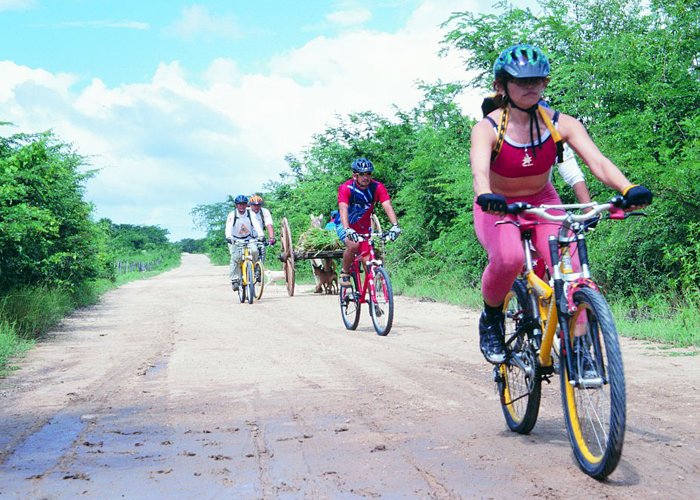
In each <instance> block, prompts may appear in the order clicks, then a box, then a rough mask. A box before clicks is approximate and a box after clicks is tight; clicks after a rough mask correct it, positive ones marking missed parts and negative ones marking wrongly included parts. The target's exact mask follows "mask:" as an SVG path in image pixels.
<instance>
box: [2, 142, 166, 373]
mask: <svg viewBox="0 0 700 500" xmlns="http://www.w3.org/2000/svg"><path fill="white" fill-rule="evenodd" d="M85 166H86V162H85V160H84V158H82V157H81V156H80V155H78V154H77V153H75V152H74V151H73V150H72V149H71V148H70V147H69V146H68V145H66V144H63V143H61V142H60V141H58V140H57V139H56V138H55V137H54V136H53V135H52V134H51V133H41V134H16V135H12V136H9V137H0V373H3V372H4V371H5V370H6V369H7V364H8V360H10V359H11V358H12V357H13V356H16V355H17V354H19V353H21V352H23V351H25V350H27V349H28V348H30V347H31V346H32V344H33V343H34V341H36V340H37V339H38V338H40V337H41V336H42V335H43V334H45V333H46V332H47V331H48V330H49V329H50V328H52V327H54V326H55V325H56V324H57V323H58V322H59V321H60V320H61V319H62V318H63V317H64V316H65V315H66V314H68V313H70V312H71V311H73V310H74V309H76V308H78V307H83V306H86V305H89V304H94V303H95V302H97V300H98V299H99V296H100V295H101V294H102V293H104V292H105V291H106V290H108V289H110V288H112V287H114V286H116V285H118V284H121V283H123V282H125V281H128V280H131V279H135V278H136V277H144V276H147V275H149V273H150V274H153V273H156V272H160V271H163V270H165V269H169V268H171V267H174V266H176V265H178V263H179V259H180V247H179V246H177V245H175V244H172V243H170V242H168V239H167V234H168V232H167V230H164V229H161V228H159V227H153V226H131V225H127V224H113V223H112V222H111V221H110V220H108V219H102V220H100V221H97V222H95V221H93V220H92V218H91V216H92V211H93V207H92V206H91V205H90V204H89V203H87V202H85V201H84V200H83V183H84V182H85V180H87V179H88V178H89V177H90V176H91V175H93V172H90V171H87V172H85V171H84V167H85Z"/></svg>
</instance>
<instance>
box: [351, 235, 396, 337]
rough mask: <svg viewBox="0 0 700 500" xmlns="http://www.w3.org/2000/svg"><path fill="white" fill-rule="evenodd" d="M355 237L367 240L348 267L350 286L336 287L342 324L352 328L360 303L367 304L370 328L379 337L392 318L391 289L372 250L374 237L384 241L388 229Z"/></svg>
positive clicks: (385, 331) (356, 319) (358, 319)
mask: <svg viewBox="0 0 700 500" xmlns="http://www.w3.org/2000/svg"><path fill="white" fill-rule="evenodd" d="M359 237H360V241H367V242H368V243H369V245H368V247H369V253H368V254H366V255H365V257H364V259H363V256H362V255H361V254H360V253H359V252H358V254H357V255H356V256H355V259H354V260H353V263H352V265H351V267H350V269H349V274H350V277H351V279H350V285H351V286H341V287H340V293H339V294H338V295H339V296H340V314H341V316H342V318H343V323H344V324H345V328H347V329H348V330H355V329H356V328H357V325H358V323H359V322H360V311H361V306H362V304H369V312H370V316H371V317H372V324H373V325H374V330H375V331H376V332H377V335H380V336H382V337H383V336H386V335H388V334H389V332H390V331H391V327H392V324H393V321H394V292H393V289H392V287H391V280H390V279H389V273H387V271H386V269H384V266H383V263H382V261H381V260H380V259H378V258H377V256H376V254H375V251H374V237H379V238H381V239H382V240H383V241H388V233H385V234H382V233H377V232H372V233H369V234H360V235H359ZM362 273H364V275H365V276H364V280H363V279H362V278H361V274H362Z"/></svg>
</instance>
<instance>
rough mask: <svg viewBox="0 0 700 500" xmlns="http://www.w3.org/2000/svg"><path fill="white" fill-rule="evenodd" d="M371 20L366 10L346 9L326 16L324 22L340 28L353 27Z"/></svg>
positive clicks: (370, 14)
mask: <svg viewBox="0 0 700 500" xmlns="http://www.w3.org/2000/svg"><path fill="white" fill-rule="evenodd" d="M370 19H372V13H371V12H370V11H369V10H367V9H346V10H338V11H335V12H331V13H330V14H326V20H327V21H330V22H332V23H334V24H339V25H341V26H353V25H357V24H363V23H366V22H367V21H369V20H370Z"/></svg>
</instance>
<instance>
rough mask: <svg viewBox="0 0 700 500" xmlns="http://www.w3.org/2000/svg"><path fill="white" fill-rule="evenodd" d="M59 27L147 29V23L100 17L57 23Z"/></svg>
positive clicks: (148, 26)
mask: <svg viewBox="0 0 700 500" xmlns="http://www.w3.org/2000/svg"><path fill="white" fill-rule="evenodd" d="M56 26H58V27H59V28H119V29H131V30H147V29H149V28H150V25H149V24H148V23H144V22H141V21H130V20H128V19H100V20H97V21H69V22H64V23H59V24H57V25H56Z"/></svg>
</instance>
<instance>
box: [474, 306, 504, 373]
mask: <svg viewBox="0 0 700 500" xmlns="http://www.w3.org/2000/svg"><path fill="white" fill-rule="evenodd" d="M504 321H505V316H504V315H503V313H500V314H496V315H493V316H492V315H489V314H486V312H485V311H484V312H482V313H481V318H479V348H480V349H481V353H482V354H483V355H484V358H486V361H488V362H489V363H493V364H494V365H498V364H500V363H504V362H505V360H506V344H505V340H504V337H505V334H504V331H503V322H504Z"/></svg>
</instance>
